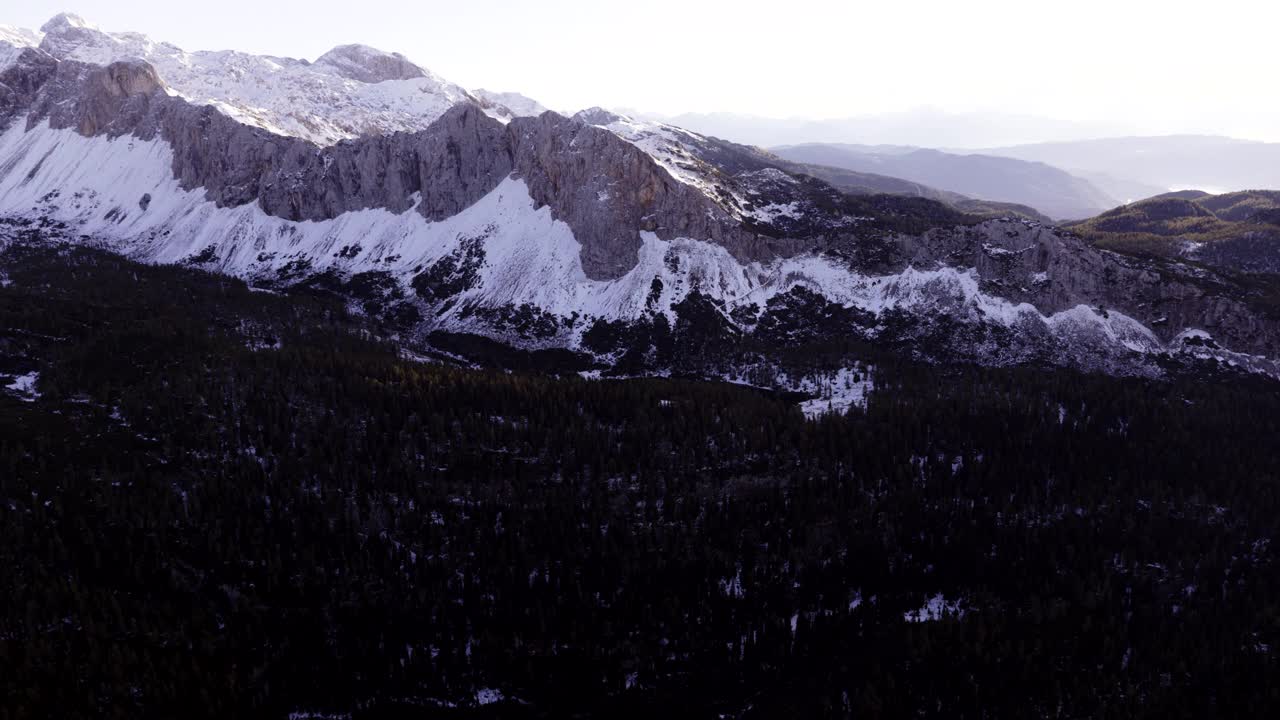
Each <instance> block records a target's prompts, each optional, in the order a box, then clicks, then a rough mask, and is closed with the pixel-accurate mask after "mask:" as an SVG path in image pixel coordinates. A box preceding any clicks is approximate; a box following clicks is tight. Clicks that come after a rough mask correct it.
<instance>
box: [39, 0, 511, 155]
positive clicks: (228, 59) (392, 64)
mask: <svg viewBox="0 0 1280 720" xmlns="http://www.w3.org/2000/svg"><path fill="white" fill-rule="evenodd" d="M41 33H42V40H41V42H40V48H41V49H42V50H44V51H46V52H48V53H49V54H50V55H52V56H54V57H55V58H57V59H59V60H75V61H80V62H86V63H91V64H98V65H105V64H109V63H111V62H115V61H121V60H130V59H141V60H145V61H146V62H147V63H148V64H150V65H151V66H152V67H154V68H155V69H156V72H157V74H158V75H159V76H160V77H162V78H164V82H165V86H166V88H167V89H168V90H169V91H170V92H172V93H173V94H175V95H178V96H180V97H182V98H184V99H186V100H188V101H189V102H191V103H193V104H197V105H210V106H213V107H215V108H217V109H218V110H220V111H222V112H224V113H226V114H227V115H229V116H231V117H234V118H236V119H237V120H239V121H240V122H242V123H245V124H247V125H252V126H254V127H259V128H263V129H265V130H269V131H271V132H273V133H276V134H279V135H289V136H293V137H300V138H304V139H306V140H310V141H311V142H315V143H317V144H320V145H329V144H333V143H336V142H338V141H340V140H347V139H351V138H355V137H360V136H364V135H370V134H379V133H391V132H401V131H413V130H421V129H423V128H425V127H427V126H428V125H430V124H431V123H432V122H433V121H434V120H435V119H436V118H438V117H440V116H441V115H442V114H444V112H445V111H446V110H448V109H449V108H451V107H453V106H454V105H457V104H458V103H460V102H465V101H468V100H475V98H474V96H472V95H471V94H470V93H469V92H467V91H466V90H465V89H463V88H461V87H459V86H457V85H455V84H453V83H450V82H448V81H446V80H444V79H442V78H440V77H438V76H436V75H434V74H433V73H431V72H430V71H428V70H425V69H424V68H421V67H419V66H417V65H414V64H413V63H412V62H410V61H409V60H408V59H407V58H405V57H404V56H403V55H400V54H398V53H388V52H383V51H381V50H377V49H374V48H370V47H367V46H363V45H343V46H339V47H336V48H333V49H332V50H330V51H329V52H327V53H325V54H324V55H322V56H321V57H319V58H318V59H317V60H316V61H315V62H313V63H312V62H307V61H306V60H296V59H293V58H281V57H268V56H260V55H251V54H248V53H241V52H235V51H218V52H187V51H185V50H182V49H181V48H178V47H176V46H174V45H171V44H168V43H163V42H156V41H153V40H151V39H150V38H148V37H146V36H145V35H140V34H137V33H110V32H106V31H103V30H101V29H99V28H98V27H96V26H94V25H92V24H90V23H88V22H86V21H84V20H83V19H81V18H79V17H77V16H75V15H70V14H62V15H58V16H57V17H55V18H53V19H52V20H50V21H49V22H48V23H46V24H45V25H44V26H43V27H42V28H41ZM486 105H487V106H488V107H491V108H492V110H491V112H492V113H493V114H494V116H495V117H500V118H503V119H509V118H510V117H512V116H514V113H513V111H511V110H510V109H507V108H505V107H504V106H502V105H501V103H500V102H495V101H492V100H491V101H490V102H488V103H486ZM526 109H527V108H526Z"/></svg>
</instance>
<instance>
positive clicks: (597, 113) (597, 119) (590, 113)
mask: <svg viewBox="0 0 1280 720" xmlns="http://www.w3.org/2000/svg"><path fill="white" fill-rule="evenodd" d="M573 119H574V120H577V121H579V122H584V123H586V124H588V125H600V126H601V127H603V126H605V125H611V124H613V123H616V122H618V121H619V120H625V119H626V118H624V117H623V116H621V115H619V114H618V113H616V112H613V111H611V110H605V109H604V108H602V107H593V108H587V109H586V110H579V111H578V112H577V113H576V114H575V115H574V116H573Z"/></svg>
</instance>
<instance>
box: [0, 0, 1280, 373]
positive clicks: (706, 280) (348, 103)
mask: <svg viewBox="0 0 1280 720" xmlns="http://www.w3.org/2000/svg"><path fill="white" fill-rule="evenodd" d="M43 33H44V34H43V36H40V37H39V43H38V45H39V48H35V47H32V45H33V41H34V39H36V38H35V36H34V35H20V34H18V33H9V34H7V35H6V36H5V37H9V36H10V35H12V36H14V37H21V38H25V40H22V42H24V43H25V45H22V46H21V47H19V46H18V44H17V43H16V42H9V41H6V43H7V45H8V46H9V47H11V48H13V50H12V51H10V54H12V55H13V57H12V59H11V60H9V61H8V63H7V65H5V66H3V67H0V217H3V218H5V223H4V224H3V225H0V228H3V234H4V235H5V236H7V237H10V238H14V237H22V236H24V235H31V234H33V233H34V234H39V235H42V236H50V235H53V236H57V237H60V238H63V239H66V240H68V241H75V242H95V243H100V244H102V245H104V246H106V247H109V248H111V249H114V250H117V251H119V252H123V253H126V254H128V255H130V256H132V257H134V258H137V259H141V260H145V261H149V262H161V263H186V264H191V265H196V266H200V267H205V268H208V269H212V270H217V271H220V272H224V273H229V274H233V275H237V276H240V277H244V278H246V279H248V280H249V281H250V282H252V283H254V284H256V285H261V286H267V287H272V288H277V289H285V288H288V287H291V286H295V285H298V284H304V285H308V286H319V287H323V288H324V289H326V290H327V291H331V292H337V293H339V294H342V295H344V296H345V297H349V298H351V299H352V300H353V302H355V303H356V305H357V306H358V307H360V308H361V309H362V311H363V312H367V313H370V314H372V315H375V316H377V317H379V318H381V319H382V320H383V321H385V322H387V323H388V324H389V326H391V327H392V328H394V331H395V332H396V333H397V334H398V335H399V336H400V337H402V338H404V339H405V340H406V341H407V342H427V341H429V338H430V337H431V333H433V332H435V331H440V330H447V331H449V332H467V333H475V334H480V335H485V336H488V337H490V338H494V339H498V340H501V341H503V342H505V343H508V344H510V345H514V346H519V347H524V348H568V349H571V350H575V351H581V352H583V353H585V354H587V355H589V356H591V357H593V358H595V359H596V360H597V361H598V362H602V363H624V364H626V365H627V366H628V367H631V368H633V369H638V370H639V371H646V372H665V371H668V370H670V369H671V368H673V367H676V366H680V367H682V368H684V369H686V370H691V371H700V372H716V373H720V374H724V375H730V376H734V377H745V376H746V375H747V374H749V372H750V368H749V367H747V366H749V365H752V364H753V363H754V364H760V363H762V362H763V363H767V362H770V361H769V360H767V357H766V356H767V355H768V353H769V351H768V348H771V347H772V348H779V349H785V348H789V347H792V346H794V345H795V344H796V343H799V342H802V341H806V339H810V340H811V339H813V338H820V337H836V338H859V339H860V340H863V341H866V342H871V343H879V344H882V345H885V346H890V347H894V348H898V349H901V350H903V351H904V352H908V353H912V354H915V355H919V356H922V357H928V358H932V359H940V360H948V359H960V360H966V361H976V362H984V363H1023V362H1036V363H1048V364H1066V365H1072V366H1077V367H1087V368H1099V369H1106V370H1111V371H1116V372H1141V373H1147V374H1155V373H1160V372H1163V371H1164V367H1165V366H1166V365H1168V363H1169V362H1170V359H1171V358H1172V359H1175V360H1190V359H1193V358H1198V357H1202V356H1203V357H1211V358H1214V359H1217V360H1220V361H1223V362H1227V363H1231V364H1235V365H1237V366H1241V367H1245V368H1248V369H1253V370H1258V371H1261V372H1267V373H1271V374H1276V375H1280V369H1278V368H1277V365H1276V364H1275V362H1274V360H1273V359H1274V358H1277V357H1280V323H1277V322H1275V321H1274V320H1273V319H1271V317H1270V315H1269V314H1267V313H1266V312H1264V311H1262V310H1259V309H1257V308H1256V307H1255V306H1254V304H1253V301H1252V299H1251V296H1250V292H1251V290H1250V289H1249V288H1248V287H1245V286H1240V285H1238V284H1235V283H1234V281H1232V280H1231V279H1230V278H1227V277H1220V276H1215V275H1212V274H1210V273H1208V272H1207V271H1204V270H1201V269H1197V268H1189V267H1182V266H1179V265H1176V264H1162V265H1155V264H1152V263H1150V262H1147V261H1144V260H1141V259H1137V258H1131V257H1126V256H1121V255H1116V254H1114V253H1108V252H1104V251H1100V250H1098V249H1096V248H1093V247H1091V246H1089V245H1087V244H1086V243H1084V242H1083V241H1082V240H1080V239H1079V238H1076V237H1074V236H1072V235H1070V234H1066V233H1062V232H1059V231H1057V230H1055V229H1053V228H1049V227H1044V226H1041V225H1039V224H1036V223H1032V222H1027V221H1022V220H994V221H986V222H978V221H977V220H976V219H975V218H973V217H971V216H966V215H963V214H961V213H959V212H957V211H955V210H953V209H951V208H948V207H946V206H944V205H942V204H940V203H936V202H932V201H929V200H925V199H921V198H906V197H894V196H873V197H857V196H850V195H846V194H844V193H842V192H840V191H838V190H836V189H835V188H833V187H832V186H830V185H828V184H826V183H824V182H822V181H820V180H816V179H814V178H812V177H808V176H806V175H803V174H800V173H797V172H795V170H794V168H793V167H792V166H790V165H788V164H786V163H785V162H783V161H780V160H778V159H777V158H774V157H773V156H771V155H768V154H767V153H763V152H761V151H759V150H756V149H753V148H747V147H742V146H737V145H734V144H732V143H726V142H724V141H720V140H716V139H714V138H708V137H706V136H702V135H698V134H696V133H690V132H687V131H684V130H681V129H679V128H675V127H672V126H668V125H663V124H661V123H652V122H647V121H636V120H634V119H630V118H625V117H622V116H619V115H616V114H612V113H608V112H606V111H600V110H591V111H584V112H583V113H579V114H578V115H577V116H575V117H574V118H566V117H562V116H560V115H557V114H555V113H549V112H542V113H539V114H537V116H528V115H524V114H523V113H525V112H531V111H532V110H535V109H540V106H536V103H532V102H525V100H527V99H522V98H518V97H513V96H508V95H496V94H487V93H484V94H473V93H468V92H467V91H465V90H462V89H461V88H458V87H457V86H453V85H450V84H448V83H446V82H444V81H442V80H440V79H438V78H435V77H434V76H432V75H430V73H428V72H427V71H425V70H423V69H422V68H420V67H417V66H415V65H413V64H412V63H410V62H409V61H407V60H406V59H405V58H404V57H403V56H400V55H396V54H392V53H384V52H381V51H376V50H371V49H368V48H364V47H361V46H343V47H340V48H335V50H333V51H331V52H330V53H327V54H326V55H325V56H323V57H322V58H320V59H318V60H317V61H316V62H314V63H307V62H305V61H301V60H285V59H280V58H266V57H260V56H250V55H244V54H241V53H186V52H184V51H181V50H178V49H177V48H174V47H172V46H167V45H163V44H155V43H152V42H151V41H149V40H147V39H146V38H144V37H142V36H139V35H133V34H125V33H120V34H111V33H104V32H103V31H101V30H98V29H96V28H94V27H92V26H90V25H88V24H87V23H84V22H83V21H80V20H78V19H76V18H74V17H70V16H59V17H58V18H55V19H54V20H53V21H51V22H50V23H49V24H47V25H46V26H45V28H44V30H43ZM406 88H416V89H415V90H410V91H408V92H406V91H405V89H406ZM383 92H386V93H391V94H393V95H395V96H396V97H398V98H401V100H399V101H396V102H393V103H391V104H390V105H389V106H385V105H381V104H379V102H380V101H375V100H373V98H376V97H379V95H378V93H383ZM419 96H421V97H419ZM397 103H399V104H397ZM414 103H417V104H414ZM499 106H501V107H502V108H505V109H506V112H495V108H496V107H499ZM511 106H515V107H514V108H512V107H511ZM387 107H390V108H391V109H389V110H388V109H387ZM335 108H338V109H335ZM366 111H367V112H366ZM390 130H396V131H397V132H388V131H390ZM337 140H344V141H345V142H335V141H337ZM672 334H674V337H676V338H679V339H681V342H684V343H685V345H682V346H681V347H682V348H684V349H683V350H681V351H680V352H673V351H672V350H671V347H672V346H671V345H670V343H668V342H667V340H664V338H669V337H671V336H672ZM698 338H706V339H709V340H708V341H709V342H713V343H715V345H714V347H715V350H714V351H712V350H706V351H699V350H698V347H700V345H699V344H698V343H699V342H700V341H699V340H698ZM743 338H752V339H753V340H752V341H751V342H750V343H746V344H742V343H741V342H739V341H740V340H741V339H743ZM748 346H750V349H749V351H748V350H746V349H743V348H747V347H748ZM732 348H739V349H741V350H742V351H741V352H737V351H733V352H731V349H732ZM735 353H736V354H735ZM855 361H856V359H851V360H850V362H855ZM775 377H776V376H775Z"/></svg>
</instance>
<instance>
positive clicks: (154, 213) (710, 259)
mask: <svg viewBox="0 0 1280 720" xmlns="http://www.w3.org/2000/svg"><path fill="white" fill-rule="evenodd" d="M171 166H172V150H171V148H170V147H169V145H168V143H166V142H164V141H163V140H151V141H142V140H139V139H137V138H134V137H130V136H123V137H118V138H108V137H105V136H98V137H92V138H88V137H84V136H81V135H79V134H77V133H76V132H74V131H72V130H53V129H50V128H49V127H48V125H47V124H45V123H42V124H38V125H37V126H35V127H34V128H32V129H31V130H27V129H26V123H25V122H24V121H22V120H21V119H19V120H18V121H17V122H14V123H12V124H11V125H10V127H9V128H8V130H6V131H5V132H4V133H2V134H0V214H8V215H16V216H26V217H31V216H44V217H49V218H51V219H55V220H60V221H64V222H66V223H68V224H70V225H72V226H74V227H76V228H77V229H78V230H79V231H80V232H82V233H84V234H86V235H88V236H91V237H94V238H100V239H102V240H103V241H105V242H106V243H107V244H109V245H110V247H111V248H112V249H115V250H118V251H121V252H123V253H125V254H127V255H130V256H131V257H134V258H136V259H139V260H143V261H146V262H157V263H176V262H183V261H188V260H191V259H192V258H195V257H197V256H205V257H212V258H215V259H213V260H210V261H209V262H207V263H202V264H203V265H204V266H206V267H209V268H211V269H216V270H220V271H222V272H226V273H228V274H232V275H238V276H241V277H245V278H248V279H251V280H253V279H266V280H274V279H276V278H277V277H278V273H277V271H279V270H281V269H283V268H285V267H287V266H291V265H292V266H295V267H296V266H297V264H298V263H302V262H305V263H309V266H308V269H309V270H310V271H317V272H318V271H322V270H326V269H330V268H332V269H337V270H339V271H343V272H351V273H355V272H363V271H367V270H378V271H385V272H388V273H391V274H392V275H393V276H395V277H397V278H398V279H400V281H401V282H403V283H405V284H407V283H408V282H409V280H410V279H411V277H412V276H413V273H414V271H415V269H416V268H419V267H425V266H429V265H430V264H432V263H434V262H436V261H437V260H439V259H440V258H442V257H443V256H445V255H446V254H449V253H452V252H454V251H456V250H458V249H459V247H460V246H461V245H462V244H463V243H464V242H466V241H467V240H468V239H473V238H474V239H479V240H480V242H481V244H482V245H483V247H484V251H485V263H484V265H483V267H482V268H481V269H480V271H479V278H478V282H477V283H476V284H475V286H474V287H472V288H470V289H468V290H466V291H465V294H464V295H463V296H462V298H461V300H463V301H464V302H460V303H457V304H456V305H455V308H454V309H453V310H451V311H450V312H451V313H453V314H455V315H457V314H460V313H461V308H462V307H463V306H465V305H466V304H469V303H470V304H477V305H480V306H486V307H502V306H506V305H522V304H526V303H527V304H529V305H532V306H534V307H537V308H540V309H542V310H544V311H546V312H548V313H551V314H554V315H559V316H569V315H572V314H573V313H578V314H579V315H580V316H586V317H588V318H591V317H599V318H607V319H612V320H617V319H635V318H638V317H640V316H642V315H643V314H644V313H645V312H646V308H647V306H648V296H649V292H650V288H651V286H652V285H653V280H654V278H658V279H660V280H661V281H662V291H661V294H660V296H659V297H658V298H657V300H658V303H657V310H659V311H661V312H665V313H667V314H668V316H669V317H670V318H672V319H674V312H673V311H672V309H671V308H672V307H673V306H674V305H676V304H678V303H679V302H680V301H681V300H683V299H684V298H685V297H686V296H687V295H688V294H689V293H690V292H692V291H694V290H699V291H701V292H703V293H705V294H707V295H709V296H710V297H712V298H713V299H716V300H719V301H722V302H723V303H724V304H725V306H726V307H728V308H730V309H732V308H734V307H737V306H739V305H750V304H753V303H757V304H760V305H761V306H763V305H764V304H766V303H767V302H768V301H769V300H770V299H771V298H773V297H774V296H776V295H778V294H780V293H785V292H787V291H789V290H790V289H792V288H793V287H796V286H803V287H805V288H808V289H810V290H812V291H814V292H817V293H820V294H821V295H823V296H825V297H826V298H828V299H829V300H831V301H833V302H837V303H840V304H842V305H844V306H846V307H856V308H859V309H861V310H865V311H868V312H871V313H873V314H877V315H879V314H881V313H883V312H885V311H887V310H890V309H895V308H898V309H904V310H908V311H911V312H914V313H918V314H947V315H949V316H951V317H953V318H955V319H960V320H969V321H982V322H988V323H994V324H998V325H1004V326H1007V327H1015V328H1019V329H1025V330H1032V331H1036V332H1041V333H1045V332H1047V333H1048V334H1050V335H1053V336H1056V337H1058V338H1061V339H1064V340H1066V341H1068V342H1069V343H1070V344H1071V345H1072V346H1077V347H1094V346H1097V347H1107V348H1112V349H1113V350H1114V351H1116V352H1122V353H1123V352H1137V353H1153V352H1164V351H1166V350H1176V351H1182V350H1183V349H1184V347H1183V343H1182V342H1181V341H1178V342H1176V343H1174V344H1171V345H1170V346H1166V345H1165V344H1164V343H1162V342H1161V341H1160V340H1159V338H1157V337H1156V335H1155V334H1154V333H1152V332H1151V331H1150V330H1149V329H1148V328H1146V327H1144V326H1143V325H1141V324H1140V323H1139V322H1137V321H1136V320H1134V319H1133V318H1130V317H1128V316H1126V315H1124V314H1122V313H1119V312H1116V311H1111V312H1108V313H1100V312H1098V311H1097V310H1095V309H1094V308H1090V307H1087V306H1084V305H1081V306H1077V307H1074V308H1071V309H1068V310H1065V311H1063V312H1059V313H1056V314H1052V315H1048V316H1046V315H1044V314H1042V313H1040V312H1039V311H1038V310H1037V309H1036V308H1035V307H1034V306H1032V305H1030V304H1027V303H1012V302H1009V301H1007V300H1004V299H1002V298H999V297H995V296H992V295H988V294H985V293H983V292H982V291H981V289H980V286H979V280H980V278H979V276H978V274H977V271H976V270H974V269H973V268H968V269H962V268H953V267H940V268H933V269H916V268H907V269H906V270H904V271H902V272H900V273H895V274H888V275H865V274H861V273H858V272H855V271H852V270H850V269H849V268H848V267H847V266H845V265H843V264H841V263H840V262H839V261H838V260H836V259H833V258H829V257H820V256H814V255H801V256H796V257H791V258H786V259H779V260H775V261H772V262H768V263H758V262H756V263H749V264H742V263H740V262H738V261H737V260H736V259H734V258H733V257H732V256H731V255H730V254H729V252H728V251H727V250H725V249H724V248H723V247H721V246H720V245H716V244H713V243H710V242H705V241H703V240H701V239H698V238H683V239H675V240H670V241H667V240H661V239H659V238H658V237H657V236H656V235H654V234H652V233H639V236H640V240H641V243H642V244H641V248H640V252H639V262H638V264H637V265H636V267H635V268H634V269H632V270H631V271H630V272H629V273H627V274H626V275H624V276H622V277H621V278H618V279H616V280H609V281H596V280H590V279H588V278H587V277H586V275H585V274H584V272H583V270H582V264H581V260H580V250H581V245H580V244H579V243H578V241H577V240H576V239H575V238H574V236H573V233H572V231H571V230H570V229H569V227H568V226H567V225H565V224H564V223H562V222H559V221H557V220H555V219H554V218H553V217H552V215H551V210H550V209H549V208H547V207H541V208H539V207H537V206H536V204H535V203H534V202H533V200H532V199H531V198H530V196H529V193H528V191H527V188H526V186H525V184H524V182H523V181H521V180H518V179H514V178H508V179H507V180H505V181H504V182H502V183H501V184H500V185H499V186H498V187H497V188H495V189H494V190H493V191H492V192H491V193H489V195H487V196H485V197H484V198H482V199H481V200H480V201H478V202H477V203H476V204H475V205H473V206H471V207H470V208H468V209H466V210H464V211H463V212H461V213H459V214H458V215H455V216H454V217H451V218H448V219H446V220H444V221H441V222H428V221H427V220H426V219H424V218H423V217H422V216H421V215H420V214H418V213H417V212H414V211H407V212H404V213H401V214H395V213H392V212H390V211H387V210H382V209H371V210H361V211H356V212H350V213H346V214H344V215H341V216H339V217H337V218H334V219H332V220H326V221H322V222H291V221H287V220H283V219H281V218H277V217H273V216H269V215H267V214H266V213H264V212H263V211H262V210H261V209H260V208H259V207H258V206H257V205H256V204H250V205H243V206H240V207H235V208H219V207H217V206H216V205H215V204H214V203H213V202H211V201H209V200H208V199H207V198H206V197H205V193H204V191H203V190H195V191H187V190H183V189H182V188H180V187H179V186H178V183H177V181H176V180H175V179H174V178H173V176H172V173H171V170H170V168H171ZM144 194H145V195H150V197H151V199H150V202H149V203H148V204H147V207H146V209H145V210H144V209H143V208H142V207H141V204H140V199H141V198H142V196H143V195H144ZM344 249H346V250H347V251H346V252H342V251H343V250H344ZM676 258H678V262H668V260H669V259H676ZM441 322H442V323H445V324H448V323H450V322H461V320H460V318H458V317H455V316H454V315H445V316H443V317H442V319H441ZM586 325H587V323H578V324H577V326H576V327H577V329H576V331H575V332H578V333H580V332H581V331H582V329H583V328H584V327H585V326H586ZM556 342H560V343H563V342H569V343H570V344H572V343H574V342H575V338H572V337H570V338H560V339H558V340H556ZM1195 351H1196V352H1197V353H1201V354H1205V355H1213V356H1216V357H1226V358H1227V359H1228V361H1232V362H1236V363H1238V364H1240V365H1242V366H1249V367H1251V368H1252V367H1253V366H1254V365H1259V366H1264V367H1265V366H1266V363H1268V362H1269V361H1267V360H1265V359H1261V358H1251V357H1250V356H1243V355H1239V354H1232V353H1227V352H1226V351H1223V350H1221V349H1215V348H1212V347H1207V346H1203V345H1202V346H1199V347H1196V348H1195ZM1215 353H1216V355H1215ZM1272 367H1274V364H1272ZM860 392H861V393H865V389H863V388H861V387H859V386H857V385H856V383H851V384H848V387H843V388H841V389H840V392H839V393H838V394H839V396H840V397H839V399H838V400H837V399H836V393H833V394H832V395H831V398H828V402H829V404H832V401H834V404H844V403H848V405H852V404H854V403H856V402H858V400H859V397H860V396H859V393H860ZM845 407H847V405H846V406H845ZM814 409H817V408H816V407H815V408H814Z"/></svg>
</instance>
